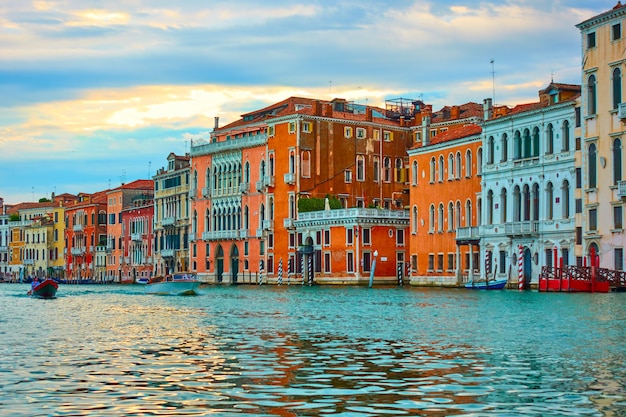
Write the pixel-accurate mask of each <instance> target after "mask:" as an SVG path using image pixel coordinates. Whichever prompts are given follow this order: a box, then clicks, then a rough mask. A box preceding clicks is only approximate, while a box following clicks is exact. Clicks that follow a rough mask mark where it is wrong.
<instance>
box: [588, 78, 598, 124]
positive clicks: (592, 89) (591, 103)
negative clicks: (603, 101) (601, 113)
mask: <svg viewBox="0 0 626 417" xmlns="http://www.w3.org/2000/svg"><path fill="white" fill-rule="evenodd" d="M596 103H597V100H596V76H595V75H593V74H592V75H590V76H589V78H587V115H588V116H593V115H594V114H596V111H597V109H596Z"/></svg>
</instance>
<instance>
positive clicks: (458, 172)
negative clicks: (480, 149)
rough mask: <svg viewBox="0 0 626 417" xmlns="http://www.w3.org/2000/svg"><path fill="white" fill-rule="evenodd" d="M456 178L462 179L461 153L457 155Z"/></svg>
mask: <svg viewBox="0 0 626 417" xmlns="http://www.w3.org/2000/svg"><path fill="white" fill-rule="evenodd" d="M456 178H461V152H457V153H456Z"/></svg>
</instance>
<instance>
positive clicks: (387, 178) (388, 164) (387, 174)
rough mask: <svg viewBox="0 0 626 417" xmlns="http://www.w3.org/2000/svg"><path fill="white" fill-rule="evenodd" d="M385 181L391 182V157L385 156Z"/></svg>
mask: <svg viewBox="0 0 626 417" xmlns="http://www.w3.org/2000/svg"><path fill="white" fill-rule="evenodd" d="M383 176H384V178H383V181H385V182H391V158H389V157H385V158H384V159H383Z"/></svg>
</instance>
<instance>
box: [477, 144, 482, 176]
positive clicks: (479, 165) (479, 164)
mask: <svg viewBox="0 0 626 417" xmlns="http://www.w3.org/2000/svg"><path fill="white" fill-rule="evenodd" d="M482 173H483V148H478V153H477V154H476V175H482Z"/></svg>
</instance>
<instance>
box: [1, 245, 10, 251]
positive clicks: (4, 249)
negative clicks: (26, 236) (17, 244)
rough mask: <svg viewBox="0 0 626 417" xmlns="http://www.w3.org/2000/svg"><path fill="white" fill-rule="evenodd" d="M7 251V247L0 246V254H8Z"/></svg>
mask: <svg viewBox="0 0 626 417" xmlns="http://www.w3.org/2000/svg"><path fill="white" fill-rule="evenodd" d="M8 251H9V247H8V246H0V252H8Z"/></svg>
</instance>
